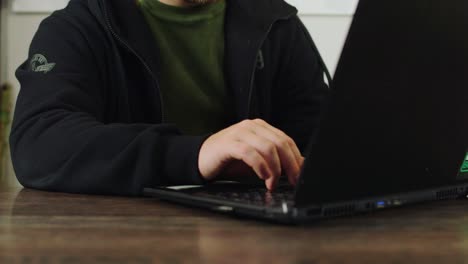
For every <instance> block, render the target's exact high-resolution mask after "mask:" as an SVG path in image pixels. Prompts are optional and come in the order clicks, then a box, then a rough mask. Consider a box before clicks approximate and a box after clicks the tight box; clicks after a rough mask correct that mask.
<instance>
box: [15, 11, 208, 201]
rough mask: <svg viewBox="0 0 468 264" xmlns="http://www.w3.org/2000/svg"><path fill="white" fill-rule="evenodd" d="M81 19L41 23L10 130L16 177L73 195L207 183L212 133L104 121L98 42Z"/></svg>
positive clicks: (32, 185)
mask: <svg viewBox="0 0 468 264" xmlns="http://www.w3.org/2000/svg"><path fill="white" fill-rule="evenodd" d="M76 27H77V26H76V25H74V24H73V23H70V22H68V21H66V19H63V18H61V17H60V16H58V15H52V16H51V17H49V18H47V19H46V20H44V22H43V23H41V25H40V27H39V29H38V31H37V33H36V35H35V37H34V39H33V41H32V44H31V46H30V51H29V59H28V60H27V61H26V62H25V63H24V64H22V65H21V66H20V67H19V68H18V70H17V72H16V76H17V78H18V80H19V82H20V84H21V90H20V93H19V96H18V99H17V104H16V109H15V115H14V122H13V126H12V131H11V134H10V145H11V154H12V161H13V165H14V169H15V173H16V176H17V178H18V180H19V181H20V183H21V184H22V185H23V186H25V187H30V188H36V189H41V190H48V191H60V192H71V193H90V194H113V195H140V194H141V191H142V188H144V187H148V186H156V185H160V184H202V183H203V180H202V178H201V177H200V174H199V171H198V153H199V149H200V147H201V144H202V143H203V141H204V140H205V138H204V137H191V136H184V135H181V134H180V133H179V132H178V130H177V129H176V128H174V127H171V126H167V125H154V124H120V123H115V124H104V123H102V122H101V121H100V120H102V117H103V116H104V111H105V109H104V102H105V98H104V96H103V94H104V92H103V91H104V90H105V88H104V87H103V84H102V83H103V82H102V80H100V74H99V67H98V66H97V65H98V64H97V61H96V59H95V55H93V54H95V53H96V50H99V48H98V47H92V45H91V44H90V42H89V41H88V40H87V38H89V36H85V35H84V34H83V33H82V32H81V31H80V30H79V29H78V28H76Z"/></svg>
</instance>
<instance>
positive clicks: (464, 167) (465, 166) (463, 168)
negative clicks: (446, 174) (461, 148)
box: [460, 154, 468, 172]
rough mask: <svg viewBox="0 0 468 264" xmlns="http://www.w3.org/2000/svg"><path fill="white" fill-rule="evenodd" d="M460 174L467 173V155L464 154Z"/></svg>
mask: <svg viewBox="0 0 468 264" xmlns="http://www.w3.org/2000/svg"><path fill="white" fill-rule="evenodd" d="M460 172H468V154H466V157H465V160H464V161H463V164H462V167H461V169H460Z"/></svg>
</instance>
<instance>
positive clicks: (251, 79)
mask: <svg viewBox="0 0 468 264" xmlns="http://www.w3.org/2000/svg"><path fill="white" fill-rule="evenodd" d="M291 16H293V14H289V15H287V16H284V17H280V18H277V19H276V20H274V21H273V22H272V23H271V24H270V26H269V27H268V30H267V32H266V33H265V34H264V35H263V37H262V39H261V41H260V45H259V46H258V48H257V52H256V53H255V54H256V56H255V62H254V66H253V68H252V75H251V77H250V87H249V97H248V100H247V118H250V116H251V114H252V113H251V112H252V94H253V87H254V81H255V72H256V71H257V62H258V61H257V60H258V54H259V53H260V52H261V50H262V46H263V43H265V40H266V39H267V37H268V35H269V34H270V32H271V29H272V28H273V26H274V25H275V24H276V22H278V21H281V20H288V19H289V18H291Z"/></svg>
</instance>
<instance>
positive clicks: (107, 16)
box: [104, 7, 165, 123]
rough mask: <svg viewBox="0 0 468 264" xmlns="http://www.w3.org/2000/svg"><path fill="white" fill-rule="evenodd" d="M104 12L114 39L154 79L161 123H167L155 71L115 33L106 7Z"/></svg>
mask: <svg viewBox="0 0 468 264" xmlns="http://www.w3.org/2000/svg"><path fill="white" fill-rule="evenodd" d="M104 12H105V16H106V24H107V27H108V28H109V31H110V33H111V34H112V36H114V38H115V39H117V40H118V41H119V42H120V44H122V46H124V47H125V48H126V49H127V50H128V51H130V52H131V53H132V54H133V55H135V56H136V57H137V59H138V60H139V61H140V62H141V63H142V64H143V66H144V67H145V69H146V70H147V71H148V73H149V74H150V75H151V78H153V81H154V82H155V84H156V90H157V91H158V97H159V105H160V113H161V123H164V121H165V117H164V103H163V99H162V95H161V88H160V86H159V82H158V79H157V78H156V76H155V75H154V73H153V71H151V69H150V67H149V66H148V64H147V63H146V62H145V61H144V60H143V58H142V57H141V56H140V55H139V54H138V53H137V52H136V51H135V50H134V49H133V48H132V47H130V45H129V44H127V42H125V41H124V40H123V39H122V38H121V37H120V36H119V35H118V34H117V33H115V31H114V29H113V28H112V25H111V22H110V19H109V15H108V13H107V7H104Z"/></svg>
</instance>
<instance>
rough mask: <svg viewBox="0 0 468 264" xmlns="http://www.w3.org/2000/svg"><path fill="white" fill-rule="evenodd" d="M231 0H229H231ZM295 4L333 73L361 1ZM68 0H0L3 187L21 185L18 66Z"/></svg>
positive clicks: (322, 0) (0, 182)
mask: <svg viewBox="0 0 468 264" xmlns="http://www.w3.org/2000/svg"><path fill="white" fill-rule="evenodd" d="M227 1H229V0H227ZM286 1H287V2H290V3H291V4H293V5H295V6H296V7H297V8H298V10H299V12H300V17H301V19H302V21H303V22H304V24H305V25H306V27H307V28H308V30H309V32H310V33H311V35H312V38H313V39H314V40H315V42H316V44H317V46H318V48H319V50H320V52H321V54H322V56H323V58H324V60H325V63H326V64H327V66H328V68H329V70H330V71H331V73H332V74H333V73H334V71H335V68H336V64H337V62H338V59H339V55H340V51H341V48H342V46H343V44H344V40H345V38H346V35H347V32H348V29H349V26H350V24H351V20H352V16H353V13H354V9H355V7H356V3H357V0H286ZM67 2H68V0H0V3H1V11H0V16H1V17H0V88H1V89H0V91H1V93H0V94H1V95H0V140H1V141H0V186H2V185H19V183H18V182H17V181H16V177H15V174H14V171H13V168H12V165H11V160H10V155H9V149H8V144H7V138H8V131H9V124H10V120H11V117H12V114H13V111H14V102H15V99H16V96H17V94H18V92H19V89H20V87H19V83H18V81H17V80H16V78H15V70H16V68H17V67H18V66H19V65H20V64H21V63H22V62H23V61H24V60H26V58H27V52H28V47H29V44H30V42H31V39H32V37H33V35H34V33H35V31H36V30H37V27H38V25H39V23H40V22H41V21H42V20H43V19H44V18H45V17H47V16H48V15H49V14H50V13H51V12H52V11H53V10H55V9H60V8H63V7H64V6H65V5H66V4H67Z"/></svg>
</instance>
